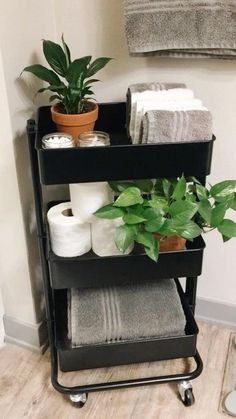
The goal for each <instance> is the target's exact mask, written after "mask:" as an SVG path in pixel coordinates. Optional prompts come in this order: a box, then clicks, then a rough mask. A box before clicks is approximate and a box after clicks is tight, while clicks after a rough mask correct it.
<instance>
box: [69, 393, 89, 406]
mask: <svg viewBox="0 0 236 419" xmlns="http://www.w3.org/2000/svg"><path fill="white" fill-rule="evenodd" d="M69 397H70V401H71V403H72V405H73V406H74V407H77V408H78V409H82V407H84V405H85V403H86V401H87V399H88V394H87V393H79V394H70V396H69Z"/></svg>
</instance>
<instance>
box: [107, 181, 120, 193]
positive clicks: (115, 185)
mask: <svg viewBox="0 0 236 419" xmlns="http://www.w3.org/2000/svg"><path fill="white" fill-rule="evenodd" d="M108 184H109V186H110V188H111V189H112V190H113V191H114V192H119V189H118V182H116V181H110V182H108Z"/></svg>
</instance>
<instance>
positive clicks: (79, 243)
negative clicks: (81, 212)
mask: <svg viewBox="0 0 236 419" xmlns="http://www.w3.org/2000/svg"><path fill="white" fill-rule="evenodd" d="M47 219H48V223H49V231H50V239H51V246H52V250H53V252H54V253H55V255H57V256H62V257H76V256H81V255H83V254H84V253H87V252H88V251H89V250H90V249H91V231H90V224H81V223H80V221H79V220H78V219H77V218H75V217H74V216H73V215H72V211H71V202H64V203H62V204H59V205H55V206H54V207H52V208H51V209H50V210H49V211H48V213H47Z"/></svg>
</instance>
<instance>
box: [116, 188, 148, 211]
mask: <svg viewBox="0 0 236 419" xmlns="http://www.w3.org/2000/svg"><path fill="white" fill-rule="evenodd" d="M142 203H143V198H142V196H141V192H140V190H139V189H138V188H135V187H131V188H127V189H125V190H124V191H123V192H122V193H121V194H120V196H119V197H118V198H117V199H116V201H115V203H114V206H116V207H129V206H131V205H135V204H142Z"/></svg>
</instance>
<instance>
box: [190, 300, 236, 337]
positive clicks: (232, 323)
mask: <svg viewBox="0 0 236 419" xmlns="http://www.w3.org/2000/svg"><path fill="white" fill-rule="evenodd" d="M196 318H197V319H198V320H203V321H208V322H211V323H215V324H219V325H221V326H224V327H229V328H230V329H235V330H236V305H234V304H230V303H221V302H219V301H214V300H208V299H205V298H197V305H196Z"/></svg>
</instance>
